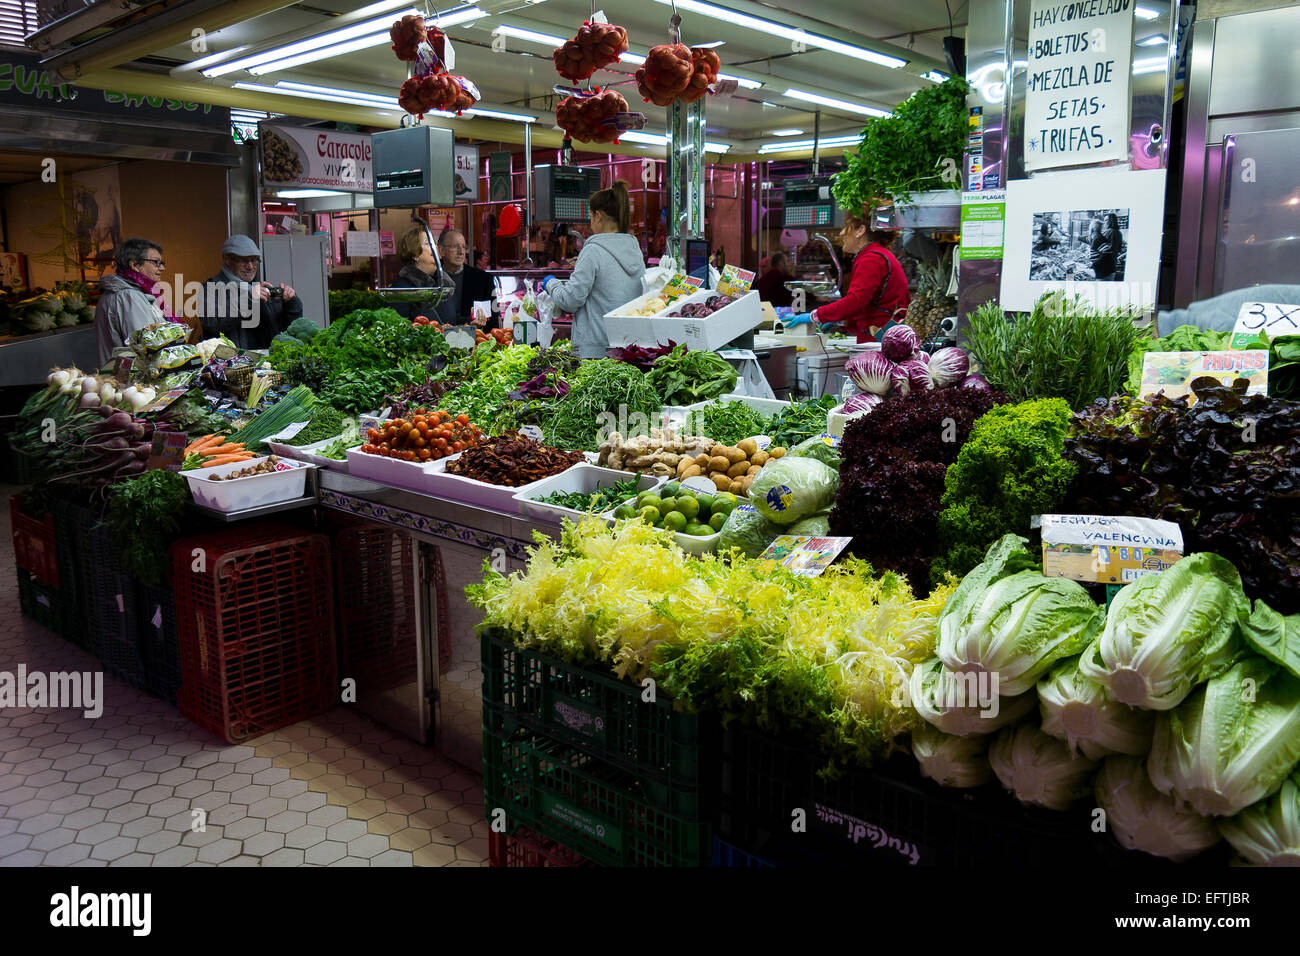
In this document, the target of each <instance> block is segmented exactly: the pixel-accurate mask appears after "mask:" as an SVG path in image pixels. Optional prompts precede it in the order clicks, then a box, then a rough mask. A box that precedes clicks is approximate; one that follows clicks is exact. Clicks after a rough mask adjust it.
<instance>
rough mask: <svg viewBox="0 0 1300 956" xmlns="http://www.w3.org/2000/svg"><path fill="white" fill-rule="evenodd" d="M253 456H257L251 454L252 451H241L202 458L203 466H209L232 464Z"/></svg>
mask: <svg viewBox="0 0 1300 956" xmlns="http://www.w3.org/2000/svg"><path fill="white" fill-rule="evenodd" d="M255 457H257V456H255V455H253V454H252V453H245V452H241V453H240V454H237V455H217V456H216V457H214V458H205V459H204V460H203V467H204V468H211V467H213V466H214V465H233V464H235V463H237V462H241V461H249V460H250V459H252V458H255Z"/></svg>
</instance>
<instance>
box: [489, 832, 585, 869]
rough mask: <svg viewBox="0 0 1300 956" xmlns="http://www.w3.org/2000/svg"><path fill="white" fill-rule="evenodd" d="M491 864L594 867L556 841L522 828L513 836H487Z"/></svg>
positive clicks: (498, 834)
mask: <svg viewBox="0 0 1300 956" xmlns="http://www.w3.org/2000/svg"><path fill="white" fill-rule="evenodd" d="M488 863H489V864H490V865H491V866H506V867H521V866H562V867H580V866H591V863H590V861H588V860H586V859H585V858H583V857H581V856H579V855H578V854H577V853H574V852H573V851H572V850H570V849H568V848H567V847H563V846H561V845H560V844H558V843H556V842H555V841H554V840H548V839H546V837H544V836H540V835H539V834H536V833H533V832H532V831H531V830H529V829H528V828H527V827H520V828H519V830H518V832H517V833H515V835H514V836H506V835H505V834H504V833H497V832H496V831H495V830H491V831H489V833H488Z"/></svg>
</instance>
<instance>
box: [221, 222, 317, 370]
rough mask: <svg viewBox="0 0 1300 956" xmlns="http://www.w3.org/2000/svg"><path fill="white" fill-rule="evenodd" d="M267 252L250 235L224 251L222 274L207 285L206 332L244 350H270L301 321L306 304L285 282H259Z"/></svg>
mask: <svg viewBox="0 0 1300 956" xmlns="http://www.w3.org/2000/svg"><path fill="white" fill-rule="evenodd" d="M261 264H262V250H261V249H259V248H258V246H257V243H256V242H254V241H253V240H252V239H250V238H249V237H248V236H241V235H236V236H231V237H230V238H229V239H227V240H226V242H225V244H224V245H223V246H222V247H221V271H220V272H218V273H217V274H216V275H215V276H213V277H212V278H211V279H209V280H208V281H207V282H205V283H204V284H203V285H204V289H203V293H204V295H203V305H204V314H203V332H204V334H205V335H208V336H212V335H218V334H224V335H225V336H226V337H227V338H229V339H230V340H231V341H232V342H234V343H235V345H237V346H239V347H240V348H241V349H263V350H265V349H269V348H270V347H271V339H273V338H275V336H276V335H277V334H278V333H280V332H283V331H284V330H285V329H286V328H288V327H289V323H291V322H292V321H293V320H294V319H296V318H299V317H301V316H302V300H301V299H299V298H298V295H297V293H295V292H294V291H293V289H291V288H290V287H289V286H287V285H284V284H283V283H271V282H258V281H257V270H258V269H259V268H260V267H261Z"/></svg>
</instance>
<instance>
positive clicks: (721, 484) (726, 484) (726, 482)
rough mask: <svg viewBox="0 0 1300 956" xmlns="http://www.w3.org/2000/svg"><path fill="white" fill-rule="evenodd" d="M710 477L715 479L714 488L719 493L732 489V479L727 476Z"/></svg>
mask: <svg viewBox="0 0 1300 956" xmlns="http://www.w3.org/2000/svg"><path fill="white" fill-rule="evenodd" d="M709 477H711V478H712V479H713V484H714V487H716V488H717V489H718V490H719V491H726V490H727V489H729V488H730V487H731V479H730V478H728V477H727V476H726V475H710V476H709Z"/></svg>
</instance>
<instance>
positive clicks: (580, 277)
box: [542, 179, 645, 359]
mask: <svg viewBox="0 0 1300 956" xmlns="http://www.w3.org/2000/svg"><path fill="white" fill-rule="evenodd" d="M588 206H589V208H590V217H591V238H590V239H588V240H587V241H586V243H585V244H584V245H583V247H582V252H581V253H579V254H578V261H577V264H575V265H574V267H573V274H572V275H571V276H569V278H568V280H567V281H563V280H560V279H557V278H555V277H554V276H547V277H546V279H545V280H544V281H543V283H542V288H543V289H545V290H546V292H547V293H548V294H549V295H550V297H551V301H552V302H554V303H555V307H556V308H557V309H559V310H561V311H564V312H571V313H573V350H574V352H576V353H577V354H578V356H579V357H580V358H585V359H589V358H604V357H605V350H606V349H608V348H609V336H607V335H606V334H605V313H607V312H612V311H613V310H614V309H615V308H617V307H618V306H620V305H622V304H623V303H625V302H631V301H632V300H633V299H635V298H636V297H637V296H639V295H641V293H642V292H643V291H644V290H643V289H642V286H641V277H642V276H643V275H644V274H645V259H644V257H643V256H642V255H641V243H639V242H637V240H636V238H635V237H633V236H631V235H629V234H628V224H629V217H630V206H629V203H628V195H627V183H626V182H624V181H623V180H621V179H620V180H618V181H617V182H616V183H614V185H613V186H611V187H610V188H609V189H600V190H597V191H596V192H594V193H592V194H591V199H590V200H589V201H588Z"/></svg>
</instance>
